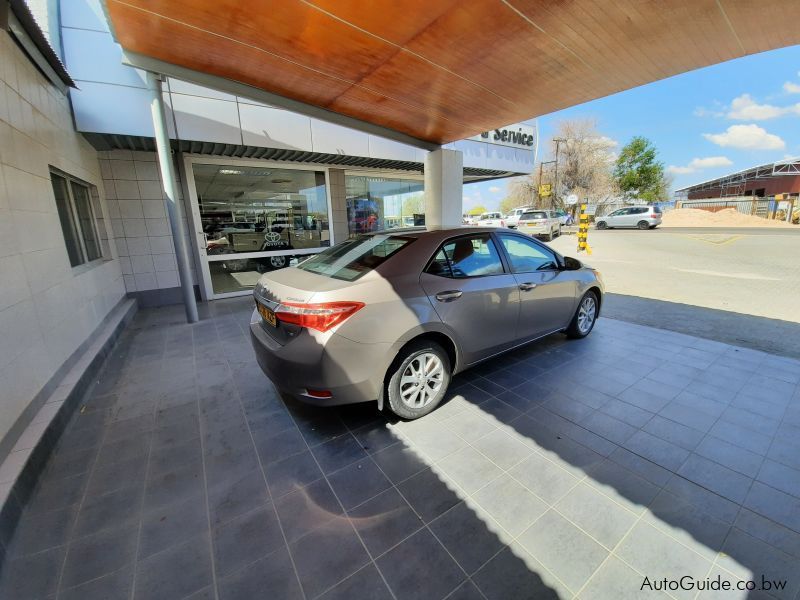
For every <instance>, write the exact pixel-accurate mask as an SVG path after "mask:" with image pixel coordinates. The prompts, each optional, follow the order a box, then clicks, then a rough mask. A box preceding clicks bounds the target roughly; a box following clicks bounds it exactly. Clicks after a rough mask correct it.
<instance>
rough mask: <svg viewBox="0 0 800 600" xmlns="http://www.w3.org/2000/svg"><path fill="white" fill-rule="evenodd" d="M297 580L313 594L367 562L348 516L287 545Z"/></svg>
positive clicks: (367, 558)
mask: <svg viewBox="0 0 800 600" xmlns="http://www.w3.org/2000/svg"><path fill="white" fill-rule="evenodd" d="M289 551H290V552H291V553H292V558H293V559H294V564H295V567H296V568H297V573H298V575H299V576H300V584H301V585H302V586H303V590H304V591H305V595H306V597H307V598H314V597H316V596H318V595H320V594H321V593H322V592H324V591H326V590H328V589H329V588H331V587H333V586H334V585H336V584H337V583H338V582H340V581H342V580H343V579H346V578H347V577H349V576H350V575H352V574H354V573H355V572H356V571H358V570H360V569H361V568H362V567H363V566H364V565H366V564H367V563H368V562H369V555H368V554H367V552H366V550H364V546H362V544H361V542H360V541H359V539H358V536H356V534H355V532H354V531H353V528H352V527H351V525H350V523H349V521H348V520H347V519H338V520H336V521H334V522H332V523H329V525H327V526H325V527H322V528H320V529H316V530H315V531H313V532H311V533H309V534H308V535H306V536H305V537H302V538H300V539H299V540H297V541H296V542H293V543H292V544H290V546H289Z"/></svg>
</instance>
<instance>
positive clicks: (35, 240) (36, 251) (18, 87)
mask: <svg viewBox="0 0 800 600" xmlns="http://www.w3.org/2000/svg"><path fill="white" fill-rule="evenodd" d="M49 166H53V167H56V168H58V169H60V170H62V171H64V172H66V173H69V174H70V175H73V176H75V177H77V178H79V179H82V180H84V181H86V182H88V183H90V184H93V185H95V186H97V188H98V190H99V194H100V196H99V197H98V198H95V211H96V212H97V213H98V214H105V212H106V206H105V202H104V200H103V191H102V180H101V177H100V164H99V163H98V160H97V153H96V152H95V150H94V149H93V148H92V147H91V146H90V145H89V144H88V143H87V142H86V141H85V140H84V139H83V137H82V136H81V135H79V134H77V133H75V131H74V130H73V125H72V115H71V112H70V107H69V102H68V99H67V97H66V96H64V95H63V94H61V93H60V92H59V91H58V90H57V89H55V88H54V87H53V86H51V85H50V84H49V82H48V81H47V80H46V79H45V78H44V77H43V76H42V75H41V74H40V73H39V72H38V71H37V70H36V69H35V68H34V67H33V65H32V64H31V63H30V61H29V60H28V59H27V58H26V57H25V55H24V54H23V53H22V51H21V50H20V49H19V48H18V47H17V45H16V44H15V43H14V41H13V40H12V39H11V38H10V37H9V35H8V34H7V33H5V32H3V31H0V438H2V437H3V436H4V435H5V434H6V433H7V432H8V431H9V429H10V428H11V426H12V425H13V424H14V422H15V421H16V420H17V419H18V418H19V416H20V415H21V414H22V413H23V411H24V410H25V408H26V407H27V406H28V405H29V404H30V402H31V401H32V400H33V399H34V397H35V396H36V394H37V393H39V392H40V391H41V389H42V388H43V386H44V385H45V384H46V383H47V382H48V380H49V379H50V378H51V377H52V376H53V374H54V373H55V372H56V371H57V370H58V369H59V367H60V366H61V365H62V364H63V363H64V361H65V360H66V359H67V358H69V357H70V355H71V354H72V353H73V352H75V350H76V349H78V347H79V346H80V345H81V344H82V343H83V342H84V341H85V340H86V339H87V338H88V337H89V336H90V335H91V333H92V332H93V331H94V330H95V328H96V327H97V326H98V325H99V324H100V323H101V322H102V320H103V319H104V318H105V316H106V315H107V314H108V313H109V311H110V310H111V309H112V308H113V307H114V306H115V305H116V304H117V303H118V302H119V300H120V299H121V298H122V297H123V296H124V295H125V289H124V285H123V280H122V273H121V272H120V265H119V262H118V261H117V260H115V256H114V254H115V250H114V249H113V248H111V247H110V246H109V244H108V242H107V241H106V242H105V243H104V252H105V253H106V257H105V260H102V261H96V262H95V263H92V264H90V265H83V266H81V267H78V268H75V269H73V268H72V267H71V266H70V263H69V259H68V257H67V250H66V246H65V244H64V237H63V234H62V232H61V226H60V224H59V219H58V213H57V209H56V204H55V199H54V196H53V189H52V187H51V184H50V173H49V168H48V167H49ZM107 224H108V221H107V219H106V220H105V223H103V224H102V225H103V226H101V228H100V229H101V231H102V230H108V229H109V228H108V227H107V226H106V225H107Z"/></svg>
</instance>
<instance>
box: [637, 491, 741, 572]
mask: <svg viewBox="0 0 800 600" xmlns="http://www.w3.org/2000/svg"><path fill="white" fill-rule="evenodd" d="M704 508H705V507H703V506H701V505H697V504H692V503H691V502H688V501H687V500H685V499H683V498H680V497H678V496H676V495H674V494H672V493H670V492H668V491H666V490H662V492H661V493H660V494H659V495H658V497H657V498H656V499H655V501H654V502H652V503H651V505H650V509H649V511H648V512H647V513H645V515H644V517H643V520H644V521H646V522H648V523H650V524H651V525H653V526H654V527H656V528H657V529H660V530H661V531H663V532H664V533H666V534H667V535H670V536H672V537H674V538H676V539H678V540H679V541H680V542H682V543H683V544H684V545H685V546H688V547H689V548H692V549H693V550H695V551H696V552H697V553H698V554H700V555H702V556H705V557H706V558H707V559H708V560H712V561H713V560H714V559H715V558H716V554H717V552H718V551H719V550H720V549H721V548H722V544H723V542H724V541H725V537H726V536H727V535H728V532H729V531H730V528H731V525H730V523H727V522H724V521H721V520H719V519H717V518H716V517H714V516H713V515H711V514H710V513H709V512H707V511H706V510H704Z"/></svg>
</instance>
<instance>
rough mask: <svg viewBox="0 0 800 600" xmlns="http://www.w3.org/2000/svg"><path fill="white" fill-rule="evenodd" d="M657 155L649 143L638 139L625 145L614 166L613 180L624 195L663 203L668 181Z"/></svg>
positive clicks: (635, 138) (638, 137)
mask: <svg viewBox="0 0 800 600" xmlns="http://www.w3.org/2000/svg"><path fill="white" fill-rule="evenodd" d="M657 154H658V153H657V151H656V148H655V146H653V144H652V142H651V141H650V140H648V139H647V138H644V137H641V136H636V137H634V138H633V139H632V140H631V141H630V142H628V143H627V144H626V145H625V147H624V148H623V149H622V151H621V152H620V153H619V157H618V158H617V161H616V163H615V165H614V179H615V180H616V182H617V185H618V186H619V189H620V191H621V192H622V193H623V194H625V195H629V196H635V197H637V198H642V199H644V200H648V201H651V202H654V201H658V200H666V196H667V193H668V189H667V188H668V187H669V182H668V180H667V179H666V177H665V175H664V164H663V163H661V162H659V161H658V159H657Z"/></svg>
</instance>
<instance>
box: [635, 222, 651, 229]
mask: <svg viewBox="0 0 800 600" xmlns="http://www.w3.org/2000/svg"><path fill="white" fill-rule="evenodd" d="M636 226H637V227H638V228H639V229H641V230H647V229H650V223H648V222H647V221H639V222H638V223H637V224H636Z"/></svg>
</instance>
